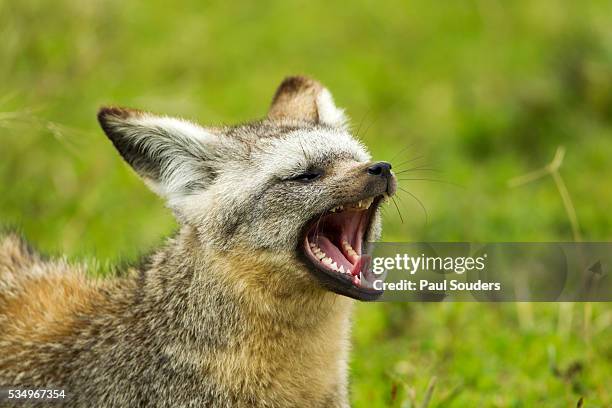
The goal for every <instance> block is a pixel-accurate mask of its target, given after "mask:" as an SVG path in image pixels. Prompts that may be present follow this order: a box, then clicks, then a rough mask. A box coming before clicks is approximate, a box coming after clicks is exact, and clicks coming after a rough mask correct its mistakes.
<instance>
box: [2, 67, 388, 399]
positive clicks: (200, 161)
mask: <svg viewBox="0 0 612 408" xmlns="http://www.w3.org/2000/svg"><path fill="white" fill-rule="evenodd" d="M98 120H99V122H100V125H101V126H102V129H103V130H104V132H105V133H106V135H107V136H108V138H109V139H110V141H111V142H112V144H113V145H114V146H115V148H116V149H117V150H118V152H119V154H121V156H122V157H123V159H125V161H126V162H127V163H128V164H129V165H130V166H131V167H132V168H133V169H134V170H135V171H136V173H138V175H139V176H140V177H141V178H142V179H143V180H144V182H145V183H146V184H147V185H148V186H149V187H150V188H151V189H152V190H153V191H155V192H156V193H157V194H158V195H160V196H161V197H162V198H163V199H164V200H165V201H166V203H167V206H168V207H169V208H170V209H171V210H172V211H173V213H174V214H175V216H176V219H177V221H178V224H179V229H178V231H177V233H176V234H175V236H174V237H172V238H170V239H168V240H167V242H166V243H165V244H164V246H163V247H162V248H160V249H158V250H157V251H155V252H154V254H153V255H151V256H149V257H147V259H146V260H145V261H143V262H142V263H141V264H139V265H140V266H138V267H132V268H129V269H128V270H127V271H126V272H125V273H123V274H118V276H116V277H109V278H106V279H94V278H93V277H88V276H87V274H88V272H87V270H86V268H85V266H82V265H75V264H70V263H68V262H66V261H65V260H63V259H48V258H47V257H45V256H42V255H39V254H38V253H36V252H35V251H33V250H32V249H30V247H29V246H28V245H27V243H26V242H25V241H23V240H22V239H21V238H20V237H19V236H18V235H17V234H15V233H5V234H4V235H3V236H2V237H1V238H0V388H3V389H4V390H5V391H6V390H7V389H41V388H44V389H58V390H64V393H65V398H64V399H57V400H55V402H54V404H59V405H62V404H63V405H65V406H70V407H154V406H164V407H166V406H167V407H204V406H210V407H347V406H348V405H349V402H348V400H349V398H348V389H347V376H348V374H347V357H348V352H349V349H350V344H349V340H350V320H351V318H350V315H351V305H352V303H353V300H352V299H358V300H374V299H376V298H377V297H379V296H380V295H381V292H380V291H377V290H375V289H374V288H373V286H372V284H371V279H370V278H371V273H370V272H369V268H368V266H367V265H368V255H367V252H368V250H369V246H370V244H369V242H372V241H374V240H376V239H377V237H378V236H379V234H380V216H379V212H378V210H379V206H380V205H381V203H382V202H383V201H385V200H386V199H387V198H388V197H389V196H391V195H393V194H394V193H395V190H396V179H395V176H394V174H393V172H392V171H391V165H390V164H389V163H387V162H381V161H378V162H376V161H372V160H371V158H370V155H369V154H368V152H367V150H366V149H365V148H364V146H363V145H362V144H360V143H359V142H358V141H357V140H356V139H355V138H353V137H352V136H351V134H350V131H349V127H348V124H347V119H346V117H345V115H344V112H343V111H342V110H341V109H339V108H337V107H336V106H335V104H334V101H333V99H332V96H331V94H330V93H329V91H328V90H327V89H326V88H324V87H323V86H322V85H321V84H320V83H318V82H316V81H314V80H312V79H308V78H304V77H290V78H287V79H285V80H284V81H283V82H282V84H281V85H280V87H279V88H278V90H277V91H276V93H275V95H274V98H273V101H272V105H271V107H270V110H269V112H268V114H267V117H266V118H265V119H262V120H259V121H255V122H252V123H248V124H244V125H238V126H233V127H200V126H198V125H196V124H194V123H191V122H188V121H185V120H181V119H175V118H170V117H166V116H156V115H153V114H151V113H147V112H143V111H138V110H132V109H125V108H117V107H105V108H102V109H100V111H99V113H98ZM10 401H11V400H8V399H4V400H2V401H1V402H0V405H2V404H9V406H10V404H11V402H10ZM28 403H29V404H31V405H36V404H37V403H38V402H35V401H33V400H31V401H30V402H28ZM15 404H16V406H23V405H22V403H21V402H20V403H15ZM20 404H21V405H20ZM41 404H42V403H41Z"/></svg>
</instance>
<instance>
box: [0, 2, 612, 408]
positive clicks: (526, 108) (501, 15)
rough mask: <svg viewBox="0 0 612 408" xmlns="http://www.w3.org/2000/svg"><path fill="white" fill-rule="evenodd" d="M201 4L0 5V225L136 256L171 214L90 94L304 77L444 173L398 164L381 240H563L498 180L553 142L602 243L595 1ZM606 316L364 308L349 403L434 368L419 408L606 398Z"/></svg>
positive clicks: (233, 108)
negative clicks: (396, 203)
mask: <svg viewBox="0 0 612 408" xmlns="http://www.w3.org/2000/svg"><path fill="white" fill-rule="evenodd" d="M201 3H202V2H199V1H195V0H190V1H178V2H174V3H172V5H170V3H168V2H161V1H149V2H130V3H128V4H125V2H119V1H97V2H92V1H77V0H58V1H55V2H53V3H52V4H51V3H48V2H42V1H33V0H24V1H19V2H15V1H13V2H9V1H4V2H0V38H1V41H0V78H1V79H2V80H1V81H0V138H1V139H0V141H1V143H0V186H1V189H0V221H1V222H2V223H8V224H12V225H18V226H20V227H21V228H22V229H23V230H24V232H25V233H26V235H27V236H28V238H29V239H30V240H31V241H33V242H34V243H35V244H36V245H37V246H38V247H39V248H41V249H43V250H44V251H46V252H51V253H66V254H68V255H69V256H70V257H71V258H73V259H90V258H92V257H94V256H95V257H97V258H99V259H100V261H101V262H102V263H103V264H107V263H109V262H115V261H118V260H120V259H122V258H130V259H131V258H134V257H136V256H137V255H138V253H140V252H142V251H144V250H146V249H148V248H150V247H151V246H153V245H155V244H157V243H159V242H160V241H161V239H162V237H163V236H164V235H166V234H168V233H170V232H171V231H172V230H173V228H174V227H175V224H174V221H173V220H172V218H171V215H170V213H169V212H168V211H167V210H166V209H164V207H163V205H162V203H161V202H160V201H159V200H158V199H157V198H156V197H155V196H154V195H153V194H152V193H150V192H149V191H147V189H146V188H145V187H144V186H143V185H142V183H141V182H140V181H139V180H138V179H137V177H136V176H135V175H134V174H133V173H132V172H131V171H130V170H129V169H128V168H127V166H125V165H124V164H123V163H122V161H121V159H120V158H119V156H118V155H117V154H116V153H115V151H114V150H113V148H112V146H111V144H110V143H108V141H107V140H106V139H105V138H104V137H103V135H102V132H101V131H100V130H99V129H98V128H97V124H96V121H95V112H96V109H97V108H98V106H99V105H101V104H103V103H116V104H121V105H127V106H133V107H139V108H144V109H148V110H152V111H158V112H162V113H167V114H174V115H180V116H186V117H188V118H192V119H195V120H198V121H200V122H202V123H205V124H218V123H236V122H239V121H244V120H248V119H251V118H254V117H258V116H262V115H264V114H265V111H266V107H267V105H268V103H269V101H270V98H271V95H272V93H273V91H274V88H275V86H276V85H277V84H278V83H279V81H280V80H281V79H282V77H283V76H285V75H288V74H293V73H306V74H310V75H312V76H314V77H316V78H318V79H320V80H321V81H323V82H324V83H325V84H327V85H328V86H329V87H330V88H331V90H332V92H333V93H334V95H335V98H336V101H337V102H338V103H339V104H340V105H342V106H344V107H346V108H347V111H348V112H349V113H350V114H351V115H352V117H353V123H354V125H355V131H356V132H358V134H359V136H360V138H361V139H362V140H363V141H364V142H365V143H366V144H367V145H368V146H369V147H370V148H371V150H372V152H373V154H374V156H375V157H377V158H381V159H393V162H394V163H395V164H396V167H398V168H400V167H401V168H408V167H410V165H414V166H419V165H426V166H429V167H433V168H435V169H436V170H437V172H427V171H415V172H414V173H408V174H411V176H410V177H408V178H435V179H440V180H443V181H445V183H439V182H428V181H422V180H404V181H402V186H403V188H405V189H408V190H409V191H410V192H412V193H413V194H415V195H416V196H418V197H419V198H420V199H421V200H422V202H423V204H424V206H425V207H426V209H427V212H428V217H427V218H428V220H427V222H426V220H425V215H424V213H423V211H422V210H421V208H420V206H419V205H418V203H416V202H415V201H414V200H413V199H412V198H411V197H410V196H409V195H407V194H403V195H401V202H400V210H401V211H402V215H403V220H404V222H403V223H401V222H400V220H399V217H398V216H397V213H396V212H395V209H394V208H393V207H388V208H387V209H386V212H385V218H384V221H385V235H384V238H385V240H388V241H412V240H421V241H423V240H432V241H446V240H450V241H452V240H460V241H470V240H472V241H481V242H484V241H546V240H561V241H570V240H572V230H571V225H570V223H569V222H568V218H567V214H566V212H565V210H564V207H563V203H562V201H561V199H560V197H559V193H558V191H557V189H556V187H555V185H554V183H553V181H552V179H550V178H545V179H542V180H540V181H538V182H534V183H531V184H528V185H526V186H522V187H517V188H509V187H508V184H507V182H508V180H509V179H511V178H513V177H515V176H518V175H521V174H524V173H527V172H529V171H531V170H533V169H536V168H539V167H541V166H543V165H544V164H546V163H548V162H549V161H550V160H551V159H552V156H553V154H554V152H555V150H556V148H557V146H559V145H563V146H565V147H566V149H567V154H566V158H565V161H564V163H563V166H562V167H561V171H560V173H561V175H562V177H563V179H564V180H565V182H566V184H567V186H568V189H569V192H570V194H571V197H572V200H573V204H574V206H575V208H576V212H577V216H578V221H579V224H580V229H581V233H582V235H583V237H584V239H585V240H610V238H611V233H612V215H611V214H610V203H612V188H610V180H611V179H612V165H611V164H610V157H612V25H610V19H609V16H610V15H612V3H610V2H604V1H594V0H593V1H583V2H562V1H548V0H541V1H537V2H535V1H516V2H497V1H485V0H479V1H459V2H446V3H443V4H442V3H439V4H438V3H432V2H428V1H424V0H419V1H411V2H400V1H390V2H385V3H381V2H373V1H366V0H358V1H355V2H351V3H350V4H349V3H343V4H340V3H333V2H324V1H311V2H296V3H292V4H290V3H289V2H268V1H264V2H257V3H254V2H234V3H232V4H233V7H229V6H228V4H227V3H217V4H208V5H203V4H201ZM404 148H406V150H402V149H404ZM418 156H423V158H422V159H418V160H416V161H414V162H411V163H407V164H404V165H403V166H400V165H399V164H400V163H402V162H405V161H407V160H410V159H414V158H415V157H418ZM585 311H586V313H585ZM529 316H531V320H530V317H529ZM570 316H571V320H570ZM611 320H612V310H611V308H610V306H609V304H595V305H582V304H577V305H574V308H573V314H570V312H569V311H568V309H567V308H564V307H560V306H559V305H555V304H532V305H527V306H521V307H517V305H512V304H506V305H501V304H444V305H442V304H430V305H427V304H409V305H403V304H361V305H359V307H358V310H357V313H356V316H355V331H354V337H355V338H354V352H353V355H352V359H353V360H352V365H351V367H352V368H351V370H352V371H351V374H352V376H351V380H352V400H353V404H354V405H355V406H357V407H370V406H388V405H390V404H395V406H401V404H404V406H413V405H410V404H413V403H412V402H411V401H413V400H414V401H416V403H420V402H421V401H422V400H423V398H424V396H425V393H426V389H427V387H428V384H429V382H430V381H431V379H432V378H433V377H436V379H437V382H436V386H435V388H434V390H433V395H432V398H431V403H430V406H450V407H474V406H486V407H488V406H499V407H533V406H550V407H559V406H575V405H576V402H577V401H578V399H579V398H580V397H581V396H582V397H584V399H585V406H587V407H597V406H599V407H609V406H610V404H612V391H611V390H612V380H611V379H610V378H611V374H612V345H611V343H610V338H611V329H610V324H611ZM559 321H561V322H566V323H567V322H569V326H567V327H568V329H563V327H566V326H565V325H566V323H562V324H560V323H559ZM530 322H531V323H530ZM572 367H574V368H573V369H572ZM576 367H580V369H577V368H576ZM393 390H395V391H393ZM392 395H396V397H395V400H393V401H392Z"/></svg>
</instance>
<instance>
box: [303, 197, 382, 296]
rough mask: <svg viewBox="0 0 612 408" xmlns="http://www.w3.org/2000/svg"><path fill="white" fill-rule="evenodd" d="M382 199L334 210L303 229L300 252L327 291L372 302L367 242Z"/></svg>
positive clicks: (371, 276)
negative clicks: (301, 250) (301, 251)
mask: <svg viewBox="0 0 612 408" xmlns="http://www.w3.org/2000/svg"><path fill="white" fill-rule="evenodd" d="M382 199H383V196H382V195H380V196H376V197H368V198H364V199H362V200H359V201H357V202H353V203H347V204H343V205H339V206H336V207H334V208H332V209H330V210H329V211H327V212H325V213H323V214H322V215H320V216H319V217H316V218H315V219H314V220H313V221H312V222H311V223H309V224H308V226H307V228H306V233H305V236H304V241H303V251H304V254H305V255H306V258H307V260H308V261H309V262H310V263H312V264H313V265H314V266H315V271H317V273H316V274H315V275H316V276H317V277H318V278H319V279H320V280H321V281H322V283H323V284H324V286H326V287H328V288H329V289H330V290H332V291H334V292H336V293H339V294H342V295H346V296H349V297H352V298H355V299H359V300H374V299H376V298H378V297H379V296H380V295H381V294H382V291H377V290H375V289H374V288H373V286H372V283H373V280H374V276H373V274H372V273H371V270H370V255H369V254H368V249H369V248H367V241H366V238H367V237H368V234H369V232H370V228H371V226H372V221H373V218H374V217H373V215H374V213H375V212H376V209H377V208H378V206H379V204H380V202H381V201H382Z"/></svg>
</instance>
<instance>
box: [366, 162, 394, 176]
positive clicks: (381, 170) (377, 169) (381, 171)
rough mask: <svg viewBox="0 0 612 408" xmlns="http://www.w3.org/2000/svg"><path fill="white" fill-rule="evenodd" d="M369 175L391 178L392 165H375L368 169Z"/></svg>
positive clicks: (381, 163) (384, 163)
mask: <svg viewBox="0 0 612 408" xmlns="http://www.w3.org/2000/svg"><path fill="white" fill-rule="evenodd" d="M368 174H371V175H372V176H381V177H389V176H390V175H391V163H387V162H378V163H374V164H373V165H371V166H370V167H368Z"/></svg>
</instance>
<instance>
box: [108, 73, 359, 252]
mask: <svg viewBox="0 0 612 408" xmlns="http://www.w3.org/2000/svg"><path fill="white" fill-rule="evenodd" d="M99 120H100V123H101V125H102V127H103V128H104V130H105V131H106V133H107V135H108V136H109V138H110V139H111V141H112V142H113V144H114V145H115V147H116V148H117V149H118V150H119V153H121V155H122V156H123V158H124V159H125V160H126V161H127V162H128V163H129V164H130V165H131V166H132V167H133V168H134V169H135V170H136V172H137V173H138V174H139V175H140V176H141V177H142V178H143V179H144V180H145V182H146V183H147V184H148V185H149V186H150V187H151V188H152V189H153V191H155V192H156V193H158V194H159V195H161V196H162V197H164V198H165V199H166V200H167V202H168V205H169V207H170V208H171V209H172V210H173V211H174V212H175V214H176V215H177V218H178V219H179V221H180V222H181V223H183V224H189V225H191V226H193V227H195V228H196V229H197V230H198V231H199V233H200V236H201V237H202V238H203V239H205V241H206V242H208V243H214V244H215V245H218V246H220V247H223V248H229V247H231V246H232V245H235V244H240V245H243V246H247V247H250V248H268V249H275V250H282V249H287V248H295V247H296V245H297V243H298V240H299V235H300V232H301V228H302V227H303V225H304V224H305V223H306V222H307V221H308V220H309V219H311V218H312V217H314V216H316V215H317V214H320V213H321V212H323V211H325V210H326V209H328V208H329V207H330V206H331V205H332V204H334V203H336V202H338V201H347V199H350V198H351V195H354V194H355V191H354V187H353V186H352V185H351V183H352V181H351V178H350V173H351V171H352V170H353V169H354V168H355V167H358V166H362V165H363V164H364V163H366V162H368V161H369V160H370V156H369V154H368V152H367V151H366V149H365V148H364V146H363V145H362V144H361V143H359V142H358V141H356V140H355V139H354V138H353V137H352V136H351V135H350V133H349V132H348V127H347V120H346V117H345V115H344V113H343V111H342V110H341V109H339V108H337V107H336V106H335V104H334V101H333V99H332V97H331V94H330V93H329V91H328V90H327V89H326V88H324V87H323V86H321V85H320V84H319V83H318V82H316V81H313V80H310V79H306V78H302V77H291V78H288V79H286V80H285V81H284V82H283V83H282V84H281V85H280V87H279V88H278V90H277V92H276V94H275V96H274V99H273V102H272V106H271V107H270V111H269V114H268V117H267V118H266V119H264V120H261V121H258V122H253V123H250V124H247V125H241V126H237V127H226V128H206V127H201V126H198V125H196V124H194V123H191V122H188V121H185V120H181V119H174V118H169V117H164V116H156V115H153V114H150V113H145V112H140V111H134V110H128V109H120V108H103V109H102V110H101V111H100V113H99ZM313 168H316V169H323V170H324V171H325V176H324V177H323V178H322V179H321V180H320V181H318V182H316V183H312V184H303V183H299V182H296V181H291V178H292V177H294V176H296V175H299V174H300V173H303V172H305V171H308V170H309V169H313Z"/></svg>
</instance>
